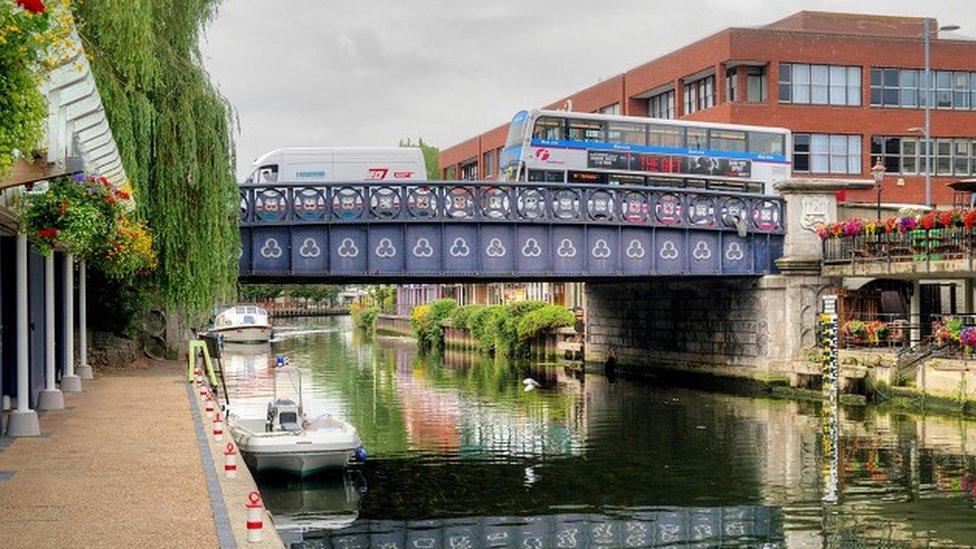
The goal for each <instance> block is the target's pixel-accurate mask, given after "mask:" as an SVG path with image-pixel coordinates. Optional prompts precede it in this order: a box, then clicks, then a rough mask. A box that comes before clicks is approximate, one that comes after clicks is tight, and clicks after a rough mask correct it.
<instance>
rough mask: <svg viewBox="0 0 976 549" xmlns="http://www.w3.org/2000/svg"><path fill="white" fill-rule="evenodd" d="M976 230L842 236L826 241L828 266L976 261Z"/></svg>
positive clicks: (955, 228)
mask: <svg viewBox="0 0 976 549" xmlns="http://www.w3.org/2000/svg"><path fill="white" fill-rule="evenodd" d="M974 251H976V229H967V228H963V227H954V228H945V229H928V230H926V229H919V230H913V231H907V232H899V231H894V232H890V233H877V234H870V235H864V234H859V235H854V236H839V237H833V238H828V239H827V240H824V241H823V257H824V263H825V264H828V265H837V264H841V265H842V264H845V263H851V264H854V263H908V262H915V263H932V262H937V261H947V260H959V259H965V260H969V261H970V263H971V262H972V260H973V256H974Z"/></svg>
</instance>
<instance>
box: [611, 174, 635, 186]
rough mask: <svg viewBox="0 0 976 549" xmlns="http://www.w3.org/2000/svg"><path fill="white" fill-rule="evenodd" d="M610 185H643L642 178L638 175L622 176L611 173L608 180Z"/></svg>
mask: <svg viewBox="0 0 976 549" xmlns="http://www.w3.org/2000/svg"><path fill="white" fill-rule="evenodd" d="M608 182H609V183H610V184H611V185H643V184H644V177H643V176H640V175H624V174H620V173H612V174H610V177H609V179H608Z"/></svg>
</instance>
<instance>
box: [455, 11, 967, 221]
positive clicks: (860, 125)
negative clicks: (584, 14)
mask: <svg viewBox="0 0 976 549" xmlns="http://www.w3.org/2000/svg"><path fill="white" fill-rule="evenodd" d="M928 22H929V25H930V28H931V29H933V38H932V43H931V44H932V45H931V67H932V70H933V71H936V70H952V71H969V72H976V42H973V41H967V40H950V39H946V38H936V36H935V34H936V33H935V31H934V29H936V28H938V23H937V22H936V21H934V20H931V19H930V20H928ZM925 24H926V19H924V18H918V17H888V16H875V15H859V14H838V13H819V12H800V13H797V14H794V15H792V16H790V17H787V18H786V19H782V20H780V21H777V22H774V23H772V24H770V25H767V26H766V27H762V28H755V29H744V28H730V29H726V30H723V31H721V32H719V33H717V34H714V35H712V36H709V37H707V38H704V39H702V40H699V41H697V42H695V43H693V44H691V45H688V46H686V47H684V48H681V49H679V50H677V51H674V52H672V53H670V54H667V55H665V56H663V57H661V58H658V59H655V60H653V61H651V62H649V63H646V64H644V65H641V66H639V67H636V68H633V69H631V70H629V71H627V72H625V73H623V74H619V75H617V76H614V77H613V78H610V79H607V80H604V81H602V82H600V83H599V84H596V85H594V86H592V87H590V88H587V89H585V90H582V91H579V92H577V93H574V94H572V95H569V96H567V97H564V98H562V99H559V100H558V101H555V102H553V103H551V104H550V105H546V106H545V108H551V109H564V110H573V111H578V112H595V111H598V110H599V109H601V108H604V107H607V106H610V105H613V104H619V111H620V114H624V115H630V116H647V114H648V102H647V98H646V97H647V95H648V92H650V91H656V90H660V89H664V88H666V87H668V86H672V89H673V90H674V91H675V93H674V103H675V105H674V114H675V118H680V119H686V120H702V121H710V122H729V123H736V124H754V125H760V126H781V127H786V128H789V129H790V130H792V131H793V132H794V133H810V134H846V135H860V136H861V149H862V151H861V159H860V164H861V173H859V174H858V173H854V174H850V175H843V176H836V175H835V176H833V177H846V178H859V179H869V178H870V177H871V173H870V168H871V166H872V165H873V164H874V158H873V157H872V156H871V142H872V137H874V136H904V137H921V136H922V134H921V133H920V132H918V131H909V128H919V127H922V126H924V111H923V109H922V108H916V107H910V108H904V107H878V106H874V107H872V106H871V69H872V68H898V69H922V68H923V67H924V48H923V41H922V39H921V34H922V32H923V29H924V25H925ZM782 63H803V64H816V65H832V66H853V67H860V73H861V79H860V90H861V101H860V106H826V105H812V104H806V105H800V104H790V103H781V102H780V94H779V86H778V82H779V72H780V65H781V64H782ZM737 65H742V66H745V65H751V66H763V67H764V71H765V86H764V93H765V98H764V101H762V102H755V103H749V102H746V101H745V100H744V95H745V91H744V90H745V87H746V86H745V84H746V81H745V77H744V75H743V71H738V73H737V75H736V78H737V80H736V82H735V84H736V88H737V97H736V101H728V100H727V98H726V69H727V68H728V67H733V66H737ZM705 71H708V72H713V73H714V76H715V83H714V90H715V91H714V93H715V105H714V106H712V107H710V108H706V109H703V110H699V111H697V112H693V113H691V114H687V115H685V114H683V113H684V109H683V100H684V97H683V96H684V93H683V89H684V80H685V79H686V78H687V77H689V76H694V75H700V74H702V73H703V72H705ZM970 89H976V86H973V87H971V88H970ZM971 101H972V102H973V103H976V95H974V96H973V97H972V99H971ZM526 107H531V106H526ZM512 114H513V115H514V114H515V113H514V112H513V113H512ZM931 117H932V126H931V127H932V138H933V139H937V138H970V139H973V140H976V107H973V106H972V105H971V106H970V107H969V108H968V109H967V110H954V109H942V108H932V109H931ZM507 128H508V125H507V124H504V125H502V126H499V127H496V128H494V129H492V130H490V131H488V132H486V133H483V134H481V135H480V136H477V137H474V138H472V139H469V140H468V141H465V142H463V143H459V144H457V145H454V146H452V147H450V148H447V149H445V150H444V151H442V152H441V156H440V167H441V171H442V174H443V175H444V176H445V177H449V176H451V175H452V170H453V176H454V177H455V178H457V177H458V176H459V174H460V173H461V172H460V169H461V167H462V166H465V165H470V163H471V162H477V164H478V170H477V177H478V178H488V179H494V177H495V176H496V175H497V167H493V168H492V169H490V170H489V171H488V173H485V171H484V169H483V166H481V165H482V164H483V160H484V158H485V157H484V153H485V152H488V151H495V152H494V154H493V161H494V163H495V164H496V166H497V162H498V151H499V150H500V149H501V147H502V146H503V145H504V141H505V137H506V131H507ZM973 148H974V149H976V143H973ZM970 156H971V157H976V150H974V151H970ZM491 159H492V158H489V160H491ZM972 162H973V163H976V159H974V160H972ZM932 173H933V176H932V181H933V185H932V188H933V200H934V202H936V203H938V204H947V203H951V202H952V191H951V189H949V188H948V187H947V186H946V184H947V183H949V182H952V181H957V180H959V179H963V178H964V177H961V176H951V177H947V176H942V175H939V176H937V175H934V174H935V168H934V166H933V169H932ZM972 173H976V170H973V171H972ZM467 175H470V172H468V173H467ZM797 175H800V174H799V173H798V174H797ZM803 175H806V174H803ZM810 175H815V176H817V177H832V176H831V175H828V174H822V173H813V174H810ZM923 182H924V176H922V175H897V174H889V175H888V177H887V178H886V179H885V182H884V188H883V197H884V201H885V202H899V203H921V202H922V201H923V200H924V183H923ZM873 197H874V191H860V192H856V193H853V192H852V193H849V194H848V197H847V198H848V200H855V201H871V200H873V199H874V198H873Z"/></svg>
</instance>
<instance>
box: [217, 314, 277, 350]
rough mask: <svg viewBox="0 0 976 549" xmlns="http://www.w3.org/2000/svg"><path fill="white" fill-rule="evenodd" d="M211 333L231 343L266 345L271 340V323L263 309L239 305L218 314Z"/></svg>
mask: <svg viewBox="0 0 976 549" xmlns="http://www.w3.org/2000/svg"><path fill="white" fill-rule="evenodd" d="M210 332H211V333H214V334H217V335H220V336H221V337H222V338H224V341H225V342H229V343H265V342H267V341H268V340H270V339H271V321H270V320H269V317H268V311H265V310H264V309H263V308H261V307H257V306H254V305H237V306H235V307H231V308H229V309H226V310H224V311H223V312H221V313H220V314H218V315H217V316H216V318H214V327H213V329H212V330H210Z"/></svg>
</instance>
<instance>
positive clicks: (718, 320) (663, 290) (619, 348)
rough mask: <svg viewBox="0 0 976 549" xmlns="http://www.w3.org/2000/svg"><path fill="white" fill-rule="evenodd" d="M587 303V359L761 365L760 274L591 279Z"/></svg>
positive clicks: (764, 340) (764, 332) (764, 329)
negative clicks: (619, 280) (750, 276)
mask: <svg viewBox="0 0 976 549" xmlns="http://www.w3.org/2000/svg"><path fill="white" fill-rule="evenodd" d="M586 307H587V309H586V317H587V320H586V356H587V360H588V361H593V362H605V360H606V359H607V358H608V357H610V356H613V357H615V358H616V361H617V363H618V364H620V365H624V366H667V367H669V368H691V369H701V368H709V369H711V370H713V371H715V372H716V373H718V372H720V371H722V370H724V369H729V368H732V369H738V370H741V369H743V368H747V369H760V368H761V367H762V366H763V364H764V363H765V362H766V355H767V346H768V344H769V343H768V341H769V336H768V333H769V331H770V330H769V327H768V326H766V323H765V321H764V320H763V319H764V318H765V317H766V315H765V311H764V310H763V309H764V291H763V289H762V287H761V283H760V281H759V280H758V279H726V280H718V279H716V280H711V279H696V280H656V281H653V282H631V283H588V284H587V285H586Z"/></svg>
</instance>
